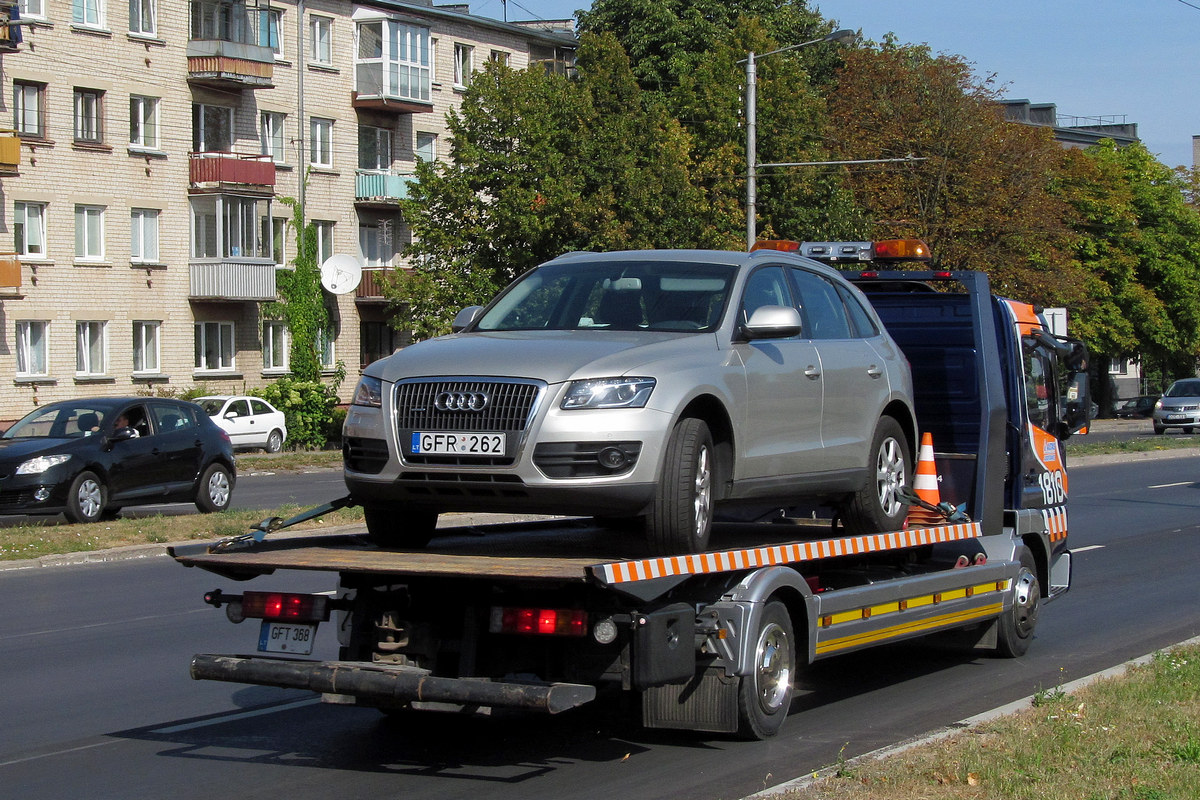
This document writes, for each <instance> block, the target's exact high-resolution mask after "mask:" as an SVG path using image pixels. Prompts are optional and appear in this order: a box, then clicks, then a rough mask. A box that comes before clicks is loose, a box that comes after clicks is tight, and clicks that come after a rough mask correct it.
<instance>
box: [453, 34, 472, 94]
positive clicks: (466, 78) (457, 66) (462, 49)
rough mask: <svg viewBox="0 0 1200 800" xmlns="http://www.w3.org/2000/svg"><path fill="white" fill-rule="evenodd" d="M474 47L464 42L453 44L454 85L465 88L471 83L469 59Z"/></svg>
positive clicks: (457, 87) (470, 59)
mask: <svg viewBox="0 0 1200 800" xmlns="http://www.w3.org/2000/svg"><path fill="white" fill-rule="evenodd" d="M474 54H475V48H473V47H470V46H468V45H465V44H456V45H454V87H455V88H456V89H465V88H466V87H468V86H470V85H471V69H472V68H471V61H472V59H473V58H474Z"/></svg>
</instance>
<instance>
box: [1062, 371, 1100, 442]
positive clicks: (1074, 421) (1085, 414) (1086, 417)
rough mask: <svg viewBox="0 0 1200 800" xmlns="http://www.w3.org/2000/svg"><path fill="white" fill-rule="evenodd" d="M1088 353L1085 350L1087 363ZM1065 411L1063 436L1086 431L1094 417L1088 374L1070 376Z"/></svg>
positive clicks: (1079, 373)
mask: <svg viewBox="0 0 1200 800" xmlns="http://www.w3.org/2000/svg"><path fill="white" fill-rule="evenodd" d="M1086 356H1087V351H1086V350H1084V357H1085V362H1086ZM1065 400H1066V402H1065V404H1064V405H1065V407H1064V409H1063V436H1062V437H1060V438H1063V439H1065V438H1067V437H1068V436H1070V435H1071V434H1073V433H1079V432H1080V431H1082V430H1086V429H1087V426H1088V423H1089V422H1090V421H1091V416H1092V393H1091V389H1090V388H1089V386H1088V376H1087V373H1086V372H1072V373H1071V374H1070V375H1069V376H1068V382H1067V396H1066V398H1065Z"/></svg>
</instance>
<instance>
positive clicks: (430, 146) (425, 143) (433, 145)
mask: <svg viewBox="0 0 1200 800" xmlns="http://www.w3.org/2000/svg"><path fill="white" fill-rule="evenodd" d="M437 142H438V137H437V134H436V133H426V132H424V131H417V146H416V147H414V148H413V157H414V159H415V160H418V161H436V160H437ZM423 151H428V153H429V156H428V157H426V156H425V155H423V154H422V153H423Z"/></svg>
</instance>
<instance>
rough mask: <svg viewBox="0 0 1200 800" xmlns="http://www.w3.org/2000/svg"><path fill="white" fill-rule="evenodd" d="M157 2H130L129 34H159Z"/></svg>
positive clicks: (143, 0)
mask: <svg viewBox="0 0 1200 800" xmlns="http://www.w3.org/2000/svg"><path fill="white" fill-rule="evenodd" d="M157 17H158V9H157V8H156V7H155V0H129V32H130V33H137V34H140V35H142V36H154V35H155V33H157V32H158V20H157Z"/></svg>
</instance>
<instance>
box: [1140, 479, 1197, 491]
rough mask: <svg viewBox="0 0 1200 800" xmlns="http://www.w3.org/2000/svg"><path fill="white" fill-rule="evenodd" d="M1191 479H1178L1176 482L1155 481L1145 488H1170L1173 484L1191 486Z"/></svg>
mask: <svg viewBox="0 0 1200 800" xmlns="http://www.w3.org/2000/svg"><path fill="white" fill-rule="evenodd" d="M1191 485H1192V482H1191V481H1179V482H1178V483H1156V484H1154V485H1153V486H1147V487H1146V488H1147V489H1170V488H1172V487H1173V486H1191Z"/></svg>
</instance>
